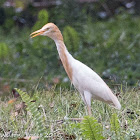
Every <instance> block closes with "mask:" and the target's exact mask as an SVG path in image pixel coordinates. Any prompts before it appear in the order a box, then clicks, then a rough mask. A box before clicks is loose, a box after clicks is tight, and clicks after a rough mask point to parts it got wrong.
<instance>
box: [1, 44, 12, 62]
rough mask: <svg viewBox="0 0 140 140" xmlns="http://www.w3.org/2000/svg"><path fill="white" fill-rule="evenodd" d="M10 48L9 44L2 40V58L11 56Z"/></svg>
mask: <svg viewBox="0 0 140 140" xmlns="http://www.w3.org/2000/svg"><path fill="white" fill-rule="evenodd" d="M9 54H10V49H9V48H8V46H7V45H6V44H5V43H4V42H2V43H0V60H5V59H7V58H8V57H9Z"/></svg>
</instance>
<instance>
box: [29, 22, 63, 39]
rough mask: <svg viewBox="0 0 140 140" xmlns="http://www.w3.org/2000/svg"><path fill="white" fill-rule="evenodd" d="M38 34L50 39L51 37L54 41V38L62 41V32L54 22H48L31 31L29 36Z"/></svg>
mask: <svg viewBox="0 0 140 140" xmlns="http://www.w3.org/2000/svg"><path fill="white" fill-rule="evenodd" d="M39 35H43V36H48V37H50V38H51V39H53V40H54V41H56V40H62V41H63V37H62V34H61V32H60V30H59V28H58V27H57V26H56V25H55V24H54V23H48V24H46V25H44V26H43V27H42V28H41V29H39V30H37V31H35V32H33V33H32V34H31V38H33V37H36V36H39Z"/></svg>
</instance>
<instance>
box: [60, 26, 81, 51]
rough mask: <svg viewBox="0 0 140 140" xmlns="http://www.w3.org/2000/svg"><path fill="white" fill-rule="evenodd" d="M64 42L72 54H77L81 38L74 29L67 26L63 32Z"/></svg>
mask: <svg viewBox="0 0 140 140" xmlns="http://www.w3.org/2000/svg"><path fill="white" fill-rule="evenodd" d="M63 36H64V42H65V44H66V46H67V48H68V50H69V51H70V52H76V51H78V48H79V36H78V33H77V32H76V30H75V29H74V28H72V27H71V26H66V27H65V28H64V31H63Z"/></svg>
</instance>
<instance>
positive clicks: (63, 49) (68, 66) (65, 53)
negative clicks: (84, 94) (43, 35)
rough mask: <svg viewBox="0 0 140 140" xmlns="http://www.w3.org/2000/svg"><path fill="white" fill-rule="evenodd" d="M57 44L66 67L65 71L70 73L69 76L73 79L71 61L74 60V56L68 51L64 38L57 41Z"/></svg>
mask: <svg viewBox="0 0 140 140" xmlns="http://www.w3.org/2000/svg"><path fill="white" fill-rule="evenodd" d="M55 44H56V46H57V50H58V53H59V57H60V59H61V61H62V64H63V66H64V68H65V71H66V73H67V74H68V77H69V78H70V80H72V73H73V71H72V66H71V61H72V60H73V57H72V56H71V54H70V53H69V52H68V50H67V48H66V46H65V44H64V42H63V41H62V40H58V41H55Z"/></svg>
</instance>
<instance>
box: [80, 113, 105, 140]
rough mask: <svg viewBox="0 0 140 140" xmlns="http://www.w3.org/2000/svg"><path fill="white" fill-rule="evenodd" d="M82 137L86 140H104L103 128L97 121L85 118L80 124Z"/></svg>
mask: <svg viewBox="0 0 140 140" xmlns="http://www.w3.org/2000/svg"><path fill="white" fill-rule="evenodd" d="M80 128H81V131H82V135H83V136H84V137H85V139H86V140H102V139H104V137H103V136H102V133H103V128H102V126H101V124H99V123H98V122H97V120H96V119H95V118H93V117H90V116H85V117H84V120H83V121H82V122H81V124H80Z"/></svg>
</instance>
